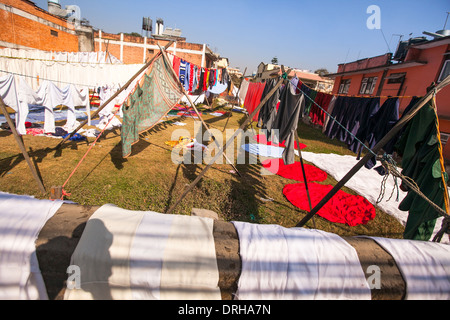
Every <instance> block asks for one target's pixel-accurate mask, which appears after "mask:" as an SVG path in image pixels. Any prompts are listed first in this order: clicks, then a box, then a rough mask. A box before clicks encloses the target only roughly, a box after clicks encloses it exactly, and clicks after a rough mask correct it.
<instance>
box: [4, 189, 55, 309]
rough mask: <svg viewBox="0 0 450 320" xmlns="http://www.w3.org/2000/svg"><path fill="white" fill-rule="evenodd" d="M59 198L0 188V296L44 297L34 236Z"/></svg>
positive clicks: (48, 217)
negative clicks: (14, 193) (47, 198)
mask: <svg viewBox="0 0 450 320" xmlns="http://www.w3.org/2000/svg"><path fill="white" fill-rule="evenodd" d="M62 203H63V202H62V201H50V200H39V199H35V198H33V197H30V196H19V195H13V194H9V193H4V192H0V300H38V299H40V300H47V299H48V296H47V291H46V288H45V283H44V280H43V278H42V275H41V272H40V269H39V263H38V260H37V257H36V247H35V246H36V244H35V242H36V240H37V238H38V236H39V232H40V231H41V229H42V228H43V226H44V225H45V223H46V222H47V221H48V220H49V219H50V218H51V217H52V216H53V215H54V214H55V213H56V211H58V209H59V208H60V207H61V205H62Z"/></svg>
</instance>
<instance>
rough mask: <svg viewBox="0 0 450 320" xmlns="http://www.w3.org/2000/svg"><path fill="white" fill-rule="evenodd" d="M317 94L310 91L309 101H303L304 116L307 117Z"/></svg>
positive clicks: (314, 91)
mask: <svg viewBox="0 0 450 320" xmlns="http://www.w3.org/2000/svg"><path fill="white" fill-rule="evenodd" d="M317 93H318V92H317V91H316V90H312V89H311V92H310V93H309V97H310V98H311V99H305V111H304V114H306V115H309V111H310V110H311V106H312V105H313V103H314V102H313V101H315V100H316V97H317Z"/></svg>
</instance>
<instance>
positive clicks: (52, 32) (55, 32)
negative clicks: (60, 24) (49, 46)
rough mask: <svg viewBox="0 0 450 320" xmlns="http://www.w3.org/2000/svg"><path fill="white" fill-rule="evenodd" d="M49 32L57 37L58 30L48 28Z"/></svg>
mask: <svg viewBox="0 0 450 320" xmlns="http://www.w3.org/2000/svg"><path fill="white" fill-rule="evenodd" d="M50 34H51V35H52V36H55V37H57V36H58V31H55V30H50Z"/></svg>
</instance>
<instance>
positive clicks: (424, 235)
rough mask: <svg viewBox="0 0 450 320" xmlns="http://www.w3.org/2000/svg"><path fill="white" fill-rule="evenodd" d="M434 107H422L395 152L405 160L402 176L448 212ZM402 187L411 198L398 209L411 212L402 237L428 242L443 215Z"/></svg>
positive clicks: (406, 198)
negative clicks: (411, 180) (407, 178)
mask: <svg viewBox="0 0 450 320" xmlns="http://www.w3.org/2000/svg"><path fill="white" fill-rule="evenodd" d="M433 103H434V102H433V101H431V102H429V103H427V104H426V105H425V106H423V107H422V108H421V109H420V111H419V112H418V113H417V114H416V115H415V116H414V117H413V118H412V119H411V120H410V121H409V122H408V124H407V125H406V127H405V130H404V132H403V134H402V136H401V137H400V139H399V141H398V143H397V144H396V146H395V150H396V151H397V153H398V154H399V155H400V156H401V157H402V168H403V170H402V172H401V173H402V174H403V175H405V176H407V177H409V178H411V179H413V180H414V181H415V183H416V184H417V186H418V187H419V189H420V191H421V192H422V193H423V194H425V196H427V198H428V199H430V200H431V201H432V202H434V203H435V204H436V205H438V206H439V207H441V208H443V209H445V204H444V192H448V191H447V190H446V189H445V188H444V184H443V181H442V176H441V168H440V163H439V161H440V151H439V145H440V143H439V140H438V138H437V118H436V113H435V110H434V108H435V105H434V104H433ZM445 177H446V178H447V175H445ZM446 180H448V179H446ZM401 187H402V189H403V190H405V191H407V192H408V194H407V195H406V197H405V198H404V199H403V201H402V202H401V203H400V205H399V209H400V210H403V211H408V212H409V214H408V219H407V221H406V226H405V231H404V234H403V237H404V238H405V239H414V240H423V241H428V240H429V239H430V237H431V235H432V233H433V229H434V227H435V224H436V218H438V217H440V214H439V213H438V212H437V211H436V210H435V209H433V208H432V207H431V206H430V204H428V203H427V202H426V201H425V200H423V199H422V198H421V197H420V196H419V195H417V193H416V192H414V191H412V190H407V188H406V187H405V186H403V185H402V186H401Z"/></svg>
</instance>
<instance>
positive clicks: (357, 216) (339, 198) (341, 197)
mask: <svg viewBox="0 0 450 320" xmlns="http://www.w3.org/2000/svg"><path fill="white" fill-rule="evenodd" d="M332 188H333V186H330V185H321V184H317V183H308V190H309V195H310V197H311V205H312V207H313V208H314V207H315V206H316V205H317V203H319V201H320V200H322V198H323V197H324V196H325V195H326V194H327V193H328V192H329V191H330V190H331V189H332ZM283 194H284V195H285V196H286V198H287V199H288V200H289V202H291V203H292V204H293V205H294V206H296V207H298V208H300V209H302V210H305V211H308V212H309V211H310V208H309V202H308V197H307V193H306V189H305V184H303V183H295V184H288V185H286V186H285V187H284V189H283ZM317 214H318V215H319V216H321V217H322V218H324V219H327V220H329V221H331V222H336V223H345V224H347V225H349V226H352V227H353V226H357V225H360V224H367V222H369V221H371V220H373V219H374V218H375V207H374V206H373V205H372V204H371V203H370V202H369V201H367V200H366V199H365V198H364V197H362V196H358V195H350V194H348V193H346V192H344V191H342V190H339V191H338V192H337V193H336V194H335V195H334V196H333V197H332V198H331V199H330V200H329V201H328V202H327V203H326V204H325V205H324V206H323V207H322V208H321V209H320V210H319V211H318V212H317Z"/></svg>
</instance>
